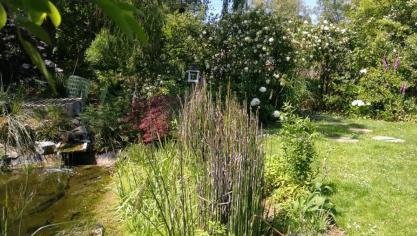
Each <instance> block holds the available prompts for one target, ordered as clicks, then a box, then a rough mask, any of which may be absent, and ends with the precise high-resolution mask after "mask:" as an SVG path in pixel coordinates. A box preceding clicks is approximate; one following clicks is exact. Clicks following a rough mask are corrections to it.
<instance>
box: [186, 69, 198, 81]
mask: <svg viewBox="0 0 417 236" xmlns="http://www.w3.org/2000/svg"><path fill="white" fill-rule="evenodd" d="M185 76H186V78H187V82H188V83H198V82H199V79H200V71H199V70H198V68H197V66H196V65H192V66H191V68H190V69H189V70H187V71H186V72H185Z"/></svg>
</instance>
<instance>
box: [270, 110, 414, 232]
mask: <svg viewBox="0 0 417 236" xmlns="http://www.w3.org/2000/svg"><path fill="white" fill-rule="evenodd" d="M313 120H314V123H315V125H316V127H317V130H318V131H319V132H320V133H321V134H322V135H321V137H320V138H319V139H318V141H317V149H318V151H319V153H320V157H321V161H322V163H323V162H324V163H325V168H324V170H325V175H326V182H327V183H328V184H330V185H331V186H332V187H333V188H334V190H335V191H334V193H333V195H332V196H331V198H332V200H333V201H334V203H335V204H336V209H337V214H336V221H337V224H338V225H339V227H340V228H342V229H343V230H344V231H345V232H346V234H347V235H416V232H417V213H416V212H417V125H416V124H413V123H406V122H398V123H391V122H384V121H373V120H362V119H358V120H349V119H341V118H333V117H325V116H321V117H319V118H316V117H314V119H313ZM349 128H366V129H370V130H372V131H373V132H372V133H360V132H353V131H351V130H349ZM274 131H276V130H274ZM377 135H381V136H392V137H396V138H401V139H404V140H405V143H384V142H379V141H375V140H372V137H373V136H377ZM335 136H352V137H356V138H358V139H359V142H358V143H338V142H335V141H334V140H330V139H329V137H335ZM269 139H270V141H271V142H268V144H267V147H266V149H267V151H268V152H272V153H276V152H280V147H279V137H278V136H274V135H272V136H271V137H270V138H269Z"/></svg>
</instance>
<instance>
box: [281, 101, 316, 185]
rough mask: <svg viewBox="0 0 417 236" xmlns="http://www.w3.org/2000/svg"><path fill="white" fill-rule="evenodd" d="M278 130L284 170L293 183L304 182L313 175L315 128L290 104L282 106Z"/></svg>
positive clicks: (309, 179)
mask: <svg viewBox="0 0 417 236" xmlns="http://www.w3.org/2000/svg"><path fill="white" fill-rule="evenodd" d="M284 111H285V113H284V114H282V119H281V120H282V130H281V132H280V136H281V141H282V149H283V158H284V160H285V167H286V170H287V172H288V174H289V176H290V178H291V180H292V181H293V182H294V183H297V184H306V183H308V182H309V181H311V180H312V178H313V177H314V173H315V172H314V169H313V166H312V165H313V162H314V161H315V160H316V159H317V153H316V151H315V147H314V138H315V136H316V133H315V129H314V127H313V125H312V123H311V122H310V120H309V118H300V117H298V116H297V115H296V114H294V113H293V108H292V107H291V106H288V105H287V106H286V107H285V108H284Z"/></svg>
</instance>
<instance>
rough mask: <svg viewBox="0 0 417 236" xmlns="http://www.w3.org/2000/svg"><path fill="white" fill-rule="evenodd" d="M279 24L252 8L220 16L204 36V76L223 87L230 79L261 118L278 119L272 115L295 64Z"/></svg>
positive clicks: (217, 85) (274, 17) (280, 23)
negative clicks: (243, 11) (257, 110)
mask: <svg viewBox="0 0 417 236" xmlns="http://www.w3.org/2000/svg"><path fill="white" fill-rule="evenodd" d="M282 25H283V23H282V22H281V21H280V19H278V18H277V17H276V16H274V15H273V14H267V13H265V11H264V10H252V11H248V12H245V13H231V14H228V15H226V16H224V17H223V18H222V19H221V20H220V21H218V22H213V23H212V24H211V25H210V26H209V27H208V29H207V30H206V32H207V34H209V35H204V36H202V40H203V42H204V45H206V48H205V49H206V53H207V55H206V56H205V58H204V59H203V61H202V63H203V64H204V65H206V66H205V67H204V68H205V70H204V74H205V75H206V77H207V79H208V81H209V82H210V83H211V84H213V85H215V86H216V87H222V88H224V89H226V88H227V87H228V85H229V83H230V88H231V89H232V91H233V92H234V93H235V94H236V95H237V96H238V97H239V98H240V99H241V100H242V101H244V100H245V101H248V103H249V105H250V106H251V107H252V109H259V114H260V117H261V120H262V121H268V120H276V118H275V116H273V115H272V114H273V112H274V111H275V110H277V109H279V108H280V106H281V105H282V104H283V100H284V99H283V98H282V96H283V92H282V91H283V89H284V88H283V87H284V86H285V84H286V83H285V80H287V79H288V78H289V77H290V75H291V73H292V72H293V68H294V63H295V62H294V61H293V60H290V59H288V58H293V57H294V56H295V55H294V49H293V45H292V43H291V41H290V37H289V34H288V32H286V31H285V29H284V28H283V27H282ZM283 81H284V82H283ZM258 101H259V102H258ZM254 104H255V105H254Z"/></svg>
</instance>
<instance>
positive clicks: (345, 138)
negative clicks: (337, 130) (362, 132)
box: [330, 136, 359, 143]
mask: <svg viewBox="0 0 417 236" xmlns="http://www.w3.org/2000/svg"><path fill="white" fill-rule="evenodd" d="M330 139H331V140H334V141H336V142H339V143H357V142H359V139H356V138H352V137H349V136H340V137H333V138H330Z"/></svg>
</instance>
